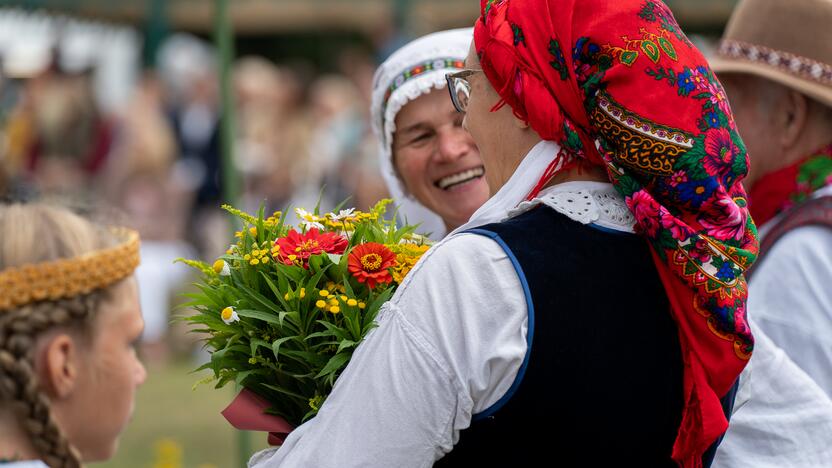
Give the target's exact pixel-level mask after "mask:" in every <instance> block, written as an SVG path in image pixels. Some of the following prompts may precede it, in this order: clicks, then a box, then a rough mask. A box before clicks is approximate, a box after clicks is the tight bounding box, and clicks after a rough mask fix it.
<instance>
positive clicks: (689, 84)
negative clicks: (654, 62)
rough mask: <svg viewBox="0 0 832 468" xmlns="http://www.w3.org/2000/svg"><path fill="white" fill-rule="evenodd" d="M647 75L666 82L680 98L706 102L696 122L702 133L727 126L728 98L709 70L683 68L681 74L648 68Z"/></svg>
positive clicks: (659, 68) (666, 69)
mask: <svg viewBox="0 0 832 468" xmlns="http://www.w3.org/2000/svg"><path fill="white" fill-rule="evenodd" d="M647 74H648V75H650V76H652V77H653V78H654V79H656V80H657V81H666V82H667V84H668V85H670V86H672V87H675V88H677V92H678V93H679V95H680V96H685V97H692V98H694V99H699V100H703V101H706V102H705V103H704V107H703V109H704V113H703V116H702V118H701V119H699V121H698V126H699V129H700V130H702V131H703V132H704V131H706V130H708V129H709V128H718V127H726V126H728V115H731V108H730V106H729V105H728V97H727V96H726V95H725V90H724V89H722V85H721V84H720V83H719V81H718V80H717V79H716V76H714V74H713V72H712V71H710V70H709V69H707V68H705V67H703V66H700V67H696V68H689V67H685V68H684V69H683V70H682V71H681V72H677V71H675V70H673V69H670V68H664V67H657V68H656V69H655V70H654V69H652V68H648V69H647Z"/></svg>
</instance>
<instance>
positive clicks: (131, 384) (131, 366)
mask: <svg viewBox="0 0 832 468" xmlns="http://www.w3.org/2000/svg"><path fill="white" fill-rule="evenodd" d="M143 329H144V320H143V319H142V314H141V309H140V307H139V297H138V290H137V286H136V281H135V280H134V279H133V278H130V279H128V280H124V281H122V282H121V283H119V284H117V285H115V286H113V290H112V294H111V296H110V298H109V299H107V300H105V301H104V302H103V303H102V304H101V305H100V310H99V311H98V314H97V316H96V323H95V324H94V325H93V335H92V337H91V339H89V341H90V342H89V343H78V341H76V343H77V344H78V346H75V351H74V353H72V356H71V357H70V358H69V359H68V360H67V365H68V366H71V367H73V370H72V373H73V378H72V382H71V385H68V386H64V387H61V388H62V389H63V390H62V391H58V392H57V393H58V395H57V397H56V398H53V400H52V402H51V406H52V412H53V415H54V417H55V419H56V420H57V422H58V425H59V426H60V427H61V429H62V430H63V431H64V434H65V435H66V437H67V439H68V440H69V442H70V443H71V444H72V445H73V446H74V447H75V448H76V449H78V451H79V452H80V453H81V458H82V459H83V460H84V461H86V462H91V461H100V460H106V459H108V458H111V457H112V456H113V455H114V454H115V451H116V448H117V447H118V438H119V435H120V434H121V432H122V431H123V430H124V428H125V426H126V425H127V422H128V421H129V419H130V417H131V415H132V413H133V406H134V400H135V395H136V389H137V388H138V387H139V385H141V384H142V383H143V382H144V380H145V377H146V376H147V373H146V371H145V368H144V366H143V365H142V363H141V362H139V359H138V357H137V356H136V345H137V344H138V340H139V337H140V336H141V333H142V330H143Z"/></svg>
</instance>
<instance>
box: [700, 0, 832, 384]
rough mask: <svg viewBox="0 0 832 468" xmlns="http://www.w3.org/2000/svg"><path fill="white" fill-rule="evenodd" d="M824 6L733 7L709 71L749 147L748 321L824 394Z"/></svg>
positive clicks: (831, 154) (811, 0)
mask: <svg viewBox="0 0 832 468" xmlns="http://www.w3.org/2000/svg"><path fill="white" fill-rule="evenodd" d="M831 23H832V0H790V1H788V2H786V1H782V0H741V1H740V2H739V5H738V6H737V8H736V10H735V11H734V14H733V16H732V17H731V20H730V22H729V24H728V27H727V29H726V32H725V36H724V38H723V40H722V43H721V44H720V47H719V50H718V52H717V55H716V57H715V58H714V59H713V60H712V66H713V69H714V70H715V71H716V72H717V73H718V74H719V78H720V80H721V81H722V82H723V84H724V86H725V89H726V91H727V93H728V96H729V98H730V101H731V104H732V107H733V110H734V116H735V118H736V122H737V125H738V127H739V130H740V133H741V134H742V137H743V139H744V141H745V142H746V144H747V146H748V154H749V158H750V161H751V167H750V171H749V174H748V177H747V179H746V181H745V186H746V188H747V189H748V190H749V199H750V200H749V201H750V209H751V214H752V216H753V218H754V221H755V223H757V225H758V226H759V227H760V235H761V238H762V242H761V248H760V250H761V255H760V259H759V260H758V263H757V265H756V266H755V271H753V274H751V275H750V278H751V279H750V291H749V302H748V310H749V315H750V316H751V318H752V320H753V322H754V323H755V324H756V326H759V328H760V329H761V330H763V331H764V332H765V333H766V334H768V335H769V336H770V337H771V338H772V340H774V341H775V342H776V343H777V344H778V345H779V346H781V347H782V348H783V349H784V350H785V351H786V353H788V355H789V357H791V358H792V359H793V360H794V361H795V362H796V363H797V364H798V365H799V366H800V367H802V368H803V369H804V370H805V371H806V372H807V373H808V374H809V375H810V376H811V377H812V378H814V379H815V380H816V381H817V382H818V384H819V385H820V386H821V387H822V388H823V389H824V390H825V391H826V393H827V394H828V395H832V342H830V341H829V336H832V287H830V284H832V33H830V32H829V24H831Z"/></svg>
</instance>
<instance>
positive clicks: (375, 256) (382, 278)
mask: <svg viewBox="0 0 832 468" xmlns="http://www.w3.org/2000/svg"><path fill="white" fill-rule="evenodd" d="M395 263H396V254H394V253H393V252H392V251H391V250H390V249H388V248H387V247H385V246H384V245H382V244H378V243H376V242H367V243H366V244H359V245H356V246H355V248H354V249H352V252H350V256H349V258H348V264H349V267H348V268H349V270H350V273H352V276H353V277H354V278H355V279H357V280H358V282H359V283H367V286H369V287H370V288H374V287H376V284H379V283H389V282H390V281H392V280H393V277H392V276H391V275H390V272H389V271H388V270H387V268H389V267H391V266H393V265H394V264H395Z"/></svg>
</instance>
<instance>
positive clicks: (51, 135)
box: [0, 0, 735, 468]
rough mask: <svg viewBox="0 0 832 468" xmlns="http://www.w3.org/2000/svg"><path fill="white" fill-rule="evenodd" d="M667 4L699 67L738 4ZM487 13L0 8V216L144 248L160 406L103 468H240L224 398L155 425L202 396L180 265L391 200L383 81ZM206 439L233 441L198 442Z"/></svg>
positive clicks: (385, 5) (328, 4)
mask: <svg viewBox="0 0 832 468" xmlns="http://www.w3.org/2000/svg"><path fill="white" fill-rule="evenodd" d="M667 3H668V4H669V6H670V7H671V8H672V9H673V10H674V12H675V13H676V15H677V18H678V19H679V21H680V22H681V23H682V25H683V27H686V30H687V31H688V32H689V33H693V34H694V39H695V40H696V41H697V42H698V43H699V45H700V46H703V47H704V48H705V50H707V49H708V46H709V44H712V41H713V40H714V39H715V38H716V37H718V36H719V34H720V33H721V31H722V28H723V27H724V25H725V22H726V21H727V18H728V16H729V14H730V12H731V9H732V7H733V5H734V3H735V2H734V1H732V0H689V1H682V0H677V1H667ZM222 8H227V14H225V15H222V16H221V17H220V15H221V14H222V11H224V10H222ZM478 9H479V2H478V1H477V0H421V1H419V2H416V1H413V0H234V1H228V0H168V1H166V0H120V1H117V2H113V1H109V2H108V1H105V0H74V1H72V0H60V1H58V0H54V1H49V0H28V1H17V2H14V1H0V198H3V199H6V200H21V199H24V200H25V199H34V198H39V199H47V200H57V201H58V202H59V203H61V204H64V205H67V204H68V205H70V206H76V207H86V208H93V210H92V211H95V212H96V213H107V214H106V216H108V217H111V218H113V219H112V221H111V222H113V223H115V224H127V225H130V226H132V227H134V228H136V229H138V230H139V231H140V233H141V237H142V266H141V267H140V269H139V270H138V272H137V275H138V278H139V283H140V288H141V290H142V297H141V300H142V307H143V313H144V314H145V320H146V331H145V334H144V338H143V340H144V344H143V348H142V352H143V354H144V356H145V358H146V359H147V360H148V361H150V363H149V364H150V368H151V376H150V379H149V381H148V385H147V387H149V389H148V390H145V391H144V392H145V398H146V399H148V400H154V402H152V403H150V402H149V403H147V404H144V401H143V400H142V396H141V395H140V401H139V407H138V408H139V409H138V413H137V419H139V420H142V419H144V420H146V421H147V422H146V423H144V422H139V423H138V424H137V426H139V427H138V428H136V429H132V428H131V429H130V431H129V432H128V435H127V438H126V441H125V445H126V446H127V447H126V453H122V455H121V456H120V458H117V459H116V460H115V461H113V462H112V463H111V464H110V465H109V466H120V467H130V466H136V467H139V466H157V467H169V468H171V467H176V466H234V464H235V463H237V462H236V461H233V462H232V461H231V460H237V459H236V458H234V456H233V452H234V441H233V438H232V439H231V440H224V439H228V437H227V436H228V434H230V429H228V428H227V427H225V425H224V422H222V421H221V419H220V418H219V416H218V415H216V413H217V412H218V411H219V410H220V409H221V408H222V406H221V405H222V404H223V403H224V402H227V401H230V397H231V396H232V395H231V394H230V393H228V392H214V393H215V394H218V395H219V394H220V393H222V395H219V396H215V395H212V396H210V397H208V396H205V395H207V393H205V392H206V391H204V390H203V391H202V392H203V393H200V395H203V396H204V398H205V399H206V400H210V402H211V403H210V405H214V406H216V405H219V407H216V408H215V407H210V408H209V409H206V411H207V412H210V413H211V418H212V419H210V420H208V419H206V420H205V421H203V420H202V419H199V417H196V418H195V417H194V413H193V412H190V413H185V414H183V415H182V419H183V421H181V423H182V424H181V426H182V430H181V433H173V432H176V430H177V429H176V427H177V426H176V423H173V425H172V426H171V424H170V423H169V422H168V423H164V422H163V421H159V419H160V418H161V419H164V418H171V417H174V418H175V416H174V415H175V414H178V413H177V411H181V409H182V408H181V405H179V404H178V403H177V402H181V401H188V400H189V399H190V398H192V396H191V395H192V394H191V388H190V385H187V383H186V382H188V381H190V382H191V383H192V381H196V380H197V379H198V377H195V376H187V375H186V374H185V371H186V370H187V369H189V368H192V367H195V366H194V365H193V363H194V361H193V357H192V356H193V354H195V351H194V350H195V349H198V346H196V345H195V344H194V342H193V340H191V339H189V338H187V335H186V334H185V333H184V332H183V330H179V329H177V325H175V324H174V325H171V320H170V318H171V314H172V313H171V312H170V311H171V310H173V309H174V308H175V305H176V303H177V302H183V300H182V299H181V294H182V293H183V292H186V291H187V289H188V283H189V280H190V279H191V278H190V277H189V274H190V273H189V271H188V270H187V268H186V267H184V266H183V265H181V264H174V263H173V260H174V259H175V258H177V257H188V258H201V259H203V260H206V261H209V262H211V261H213V259H214V258H216V257H217V256H218V255H220V254H221V253H222V252H223V251H224V250H225V249H226V248H227V246H228V244H229V243H230V239H232V237H231V235H230V233H231V230H232V229H233V227H232V226H231V225H230V221H229V219H228V218H227V217H226V216H225V214H224V211H222V210H221V209H220V208H219V207H220V205H221V204H223V203H232V204H234V205H235V206H237V207H239V208H241V209H244V210H247V211H250V212H254V211H256V210H257V209H258V207H259V206H260V205H261V204H264V205H265V208H266V212H267V213H271V212H272V211H275V210H280V209H283V208H285V207H287V206H294V207H297V206H300V207H306V208H312V207H314V206H315V205H316V204H317V203H318V201H319V200H320V202H321V208H323V209H329V208H333V207H334V206H335V205H337V204H338V203H339V202H341V201H343V200H345V199H348V198H349V201H348V204H349V205H351V206H356V207H359V208H366V207H368V206H370V205H372V204H373V203H375V202H376V201H377V200H378V199H380V198H383V197H385V196H386V189H385V187H384V183H383V181H382V179H381V177H380V174H379V172H378V162H377V146H376V145H377V143H376V141H375V139H374V137H373V134H372V131H371V126H370V122H369V107H370V95H371V86H372V76H373V72H374V70H375V67H376V65H377V64H378V63H380V62H381V61H382V60H383V59H384V58H386V56H387V55H389V53H391V52H392V51H394V50H395V49H396V48H397V47H399V46H401V45H403V44H404V43H406V42H407V41H408V40H410V39H412V38H414V37H417V36H419V35H421V34H425V33H428V32H432V31H437V30H441V29H448V28H451V27H463V26H470V25H471V24H472V23H473V20H474V19H475V17H476V16H477V13H478ZM219 19H223V20H225V21H226V23H227V25H228V26H230V29H225V30H224V29H223V26H222V22H221V21H218V20H219ZM223 34H225V35H226V37H225V39H226V40H228V39H230V41H227V42H226V43H225V45H223V42H222V41H223ZM218 45H219V47H218ZM228 57H230V59H228V60H225V59H224V58H228ZM223 76H225V77H227V78H228V79H227V80H223V79H221V78H223ZM223 86H225V88H223ZM224 90H225V91H226V92H227V94H224V93H223V91H224ZM223 97H227V99H223ZM223 118H226V119H229V120H228V121H227V124H228V125H229V126H228V127H227V128H228V130H229V131H227V132H223ZM224 138H225V140H224ZM224 151H225V154H224ZM173 313H176V312H175V311H174V312H173ZM179 313H182V311H181V310H180V311H179ZM177 357H178V358H183V357H184V358H186V359H185V361H184V362H185V363H184V364H177V363H179V362H182V359H177ZM198 359H199V358H197V360H198ZM154 369H155V370H154ZM154 372H155V373H156V374H157V375H158V378H154ZM180 375H182V376H184V377H180ZM183 379H184V380H185V381H186V382H183ZM154 381H156V382H158V384H155V383H154ZM208 392H209V393H210V391H208ZM160 398H162V399H165V398H169V399H170V401H169V402H168V403H169V407H168V406H165V403H163V404H162V405H161V407H160V406H159V401H158V400H159V399H160ZM210 405H209V406H210ZM165 408H167V409H165ZM165 411H167V413H164V412H165ZM161 415H164V417H163V416H161ZM163 428H165V429H163ZM165 430H169V431H173V432H172V433H170V434H168V433H166V432H165ZM142 431H144V432H146V433H144V432H142ZM201 431H208V432H209V433H210V432H211V431H219V432H218V433H219V434H223V435H222V436H217V437H215V438H213V439H212V438H211V437H210V436H205V435H204V434H200V435H199V436H196V435H193V437H192V435H190V434H191V433H192V432H201ZM206 437H207V438H206ZM191 439H193V440H191ZM131 447H133V448H132V449H131ZM152 447H156V448H157V449H158V450H156V451H154V450H155V449H153V448H152ZM206 450H207V451H206ZM123 452H124V451H123ZM157 452H158V453H157ZM183 452H184V455H183ZM200 456H203V457H205V458H204V459H201V458H199V457H200ZM166 457H167V458H166ZM211 459H213V461H210V460H211ZM154 460H155V461H154ZM165 460H167V461H165Z"/></svg>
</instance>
